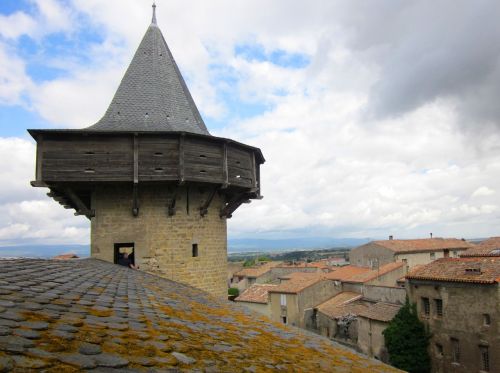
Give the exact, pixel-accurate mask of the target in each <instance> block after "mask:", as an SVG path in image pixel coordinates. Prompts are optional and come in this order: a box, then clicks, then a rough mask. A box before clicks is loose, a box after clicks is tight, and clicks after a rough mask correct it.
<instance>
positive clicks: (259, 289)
mask: <svg viewBox="0 0 500 373" xmlns="http://www.w3.org/2000/svg"><path fill="white" fill-rule="evenodd" d="M276 286H277V285H273V284H253V285H252V286H250V287H249V288H248V289H246V290H245V291H244V292H243V293H241V294H240V295H239V296H238V297H237V298H236V299H235V301H236V302H250V303H264V304H265V303H267V300H268V292H269V290H270V289H273V288H275V287H276Z"/></svg>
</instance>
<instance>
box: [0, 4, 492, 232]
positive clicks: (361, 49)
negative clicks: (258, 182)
mask: <svg viewBox="0 0 500 373" xmlns="http://www.w3.org/2000/svg"><path fill="white" fill-rule="evenodd" d="M35 3H36V4H38V7H37V9H38V11H37V13H36V14H32V15H30V16H28V15H26V14H21V13H16V14H14V15H11V16H4V17H3V18H2V17H0V34H1V35H2V36H3V38H4V39H5V40H10V39H15V38H18V37H19V36H20V35H21V34H26V35H30V36H31V37H33V38H35V39H37V40H42V42H41V43H42V44H43V35H46V34H47V33H50V32H55V31H58V30H59V31H62V32H64V34H65V35H72V34H73V33H74V32H75V30H77V29H78V28H79V27H85V26H91V27H93V28H94V29H95V30H98V31H99V33H100V37H102V40H101V41H99V42H95V43H94V44H92V45H91V46H87V49H86V50H85V52H86V53H87V56H86V57H87V59H86V60H85V61H84V62H82V61H79V60H78V59H75V60H73V59H72V58H71V56H69V55H68V56H67V58H62V59H58V60H55V61H49V62H50V64H52V65H53V66H57V67H58V68H60V69H63V70H65V71H66V72H67V74H65V75H64V76H63V77H61V78H57V79H54V80H50V81H46V82H43V83H39V84H36V85H35V84H34V83H33V82H32V81H31V79H30V77H29V76H27V74H26V72H25V71H26V65H25V64H26V61H23V60H22V59H21V58H20V57H18V56H19V54H18V53H15V51H14V52H13V53H11V51H10V50H9V49H8V48H7V45H10V44H4V45H3V46H2V44H0V58H2V56H3V57H4V58H6V62H5V63H2V64H0V102H4V103H11V104H12V103H19V102H20V101H21V97H23V95H28V96H29V101H30V104H31V105H32V109H33V110H35V111H36V112H37V113H39V114H40V115H41V116H42V117H43V118H45V119H46V120H48V121H49V122H51V123H52V124H53V125H54V126H58V127H72V128H77V127H85V126H88V125H91V124H93V123H94V122H95V121H96V120H97V119H99V117H100V116H101V115H102V114H103V113H104V111H105V109H106V107H107V105H108V104H109V102H110V100H111V97H112V94H113V93H114V90H115V89H116V87H117V85H118V83H119V80H120V78H121V76H122V75H123V73H124V71H125V68H126V65H127V64H128V62H129V61H130V59H131V57H132V54H133V53H134V50H135V48H136V47H137V45H138V43H139V41H140V39H141V37H142V35H143V34H144V32H145V30H146V27H147V25H148V23H149V20H150V15H151V9H150V7H149V6H145V5H144V4H141V3H140V2H137V1H134V0H120V1H118V0H109V1H101V0H85V1H84V0H72V1H71V2H69V5H68V6H67V7H63V6H62V5H61V4H62V3H59V2H55V1H50V2H44V1H42V0H37V1H36V2H35ZM353 4H354V5H353ZM384 4H385V5H384V6H380V7H378V6H375V8H376V9H374V8H373V7H372V6H370V7H368V8H367V9H368V10H367V9H362V10H363V11H362V12H358V11H357V10H359V8H360V7H363V6H362V5H360V3H358V2H349V3H345V2H328V3H325V2H324V1H319V0H318V1H313V2H312V3H311V2H308V3H306V2H301V1H284V0H283V1H281V0H278V1H273V2H268V1H264V0H258V1H254V2H234V1H231V2H230V1H222V0H217V1H210V2H206V1H194V0H189V1H169V2H165V3H162V2H160V3H159V4H158V8H157V9H158V21H159V24H160V27H161V28H162V30H163V32H164V35H165V37H166V40H167V42H168V43H169V46H170V48H171V50H172V52H173V54H174V56H175V58H176V60H177V62H178V64H179V66H180V68H181V70H182V72H183V73H184V74H185V76H186V77H187V80H188V84H189V87H190V89H191V92H192V93H193V95H194V98H195V101H196V102H197V104H198V106H199V108H200V109H201V111H202V112H203V113H204V115H205V117H206V116H210V117H211V118H216V119H219V120H223V119H227V120H228V124H227V127H226V128H223V129H217V130H216V131H214V130H212V132H214V133H215V134H217V135H222V136H227V137H232V138H235V139H237V140H241V141H244V142H248V143H250V144H252V145H255V146H258V147H261V148H262V150H263V153H264V156H265V157H266V159H267V162H266V163H265V164H264V165H263V167H262V178H263V182H262V187H263V194H264V196H265V198H264V200H262V201H254V202H253V203H252V204H250V205H244V206H242V207H241V208H240V209H239V210H238V211H237V212H236V213H235V214H234V218H233V219H232V220H231V221H230V224H229V228H230V233H231V234H232V235H233V236H249V235H255V234H256V233H258V234H262V235H265V234H270V235H272V234H274V235H280V234H281V235H287V234H288V233H287V232H292V231H293V232H297V231H299V232H302V234H308V233H310V234H316V232H321V233H322V234H328V235H335V236H358V237H362V236H372V237H383V236H386V235H387V234H389V233H388V232H390V233H391V234H394V235H396V236H399V237H402V236H406V237H414V236H418V235H424V234H425V236H427V234H428V233H429V232H433V233H434V234H435V235H436V236H446V235H449V236H468V237H476V236H487V235H495V234H496V235H497V234H498V232H497V229H498V228H497V227H498V226H499V223H500V214H499V212H498V211H499V210H498V209H499V206H500V201H499V199H498V194H497V193H496V189H495V188H494V187H493V186H494V185H498V184H499V182H500V147H499V146H498V144H499V143H500V136H499V133H498V131H496V132H495V131H494V132H489V133H488V136H482V134H483V132H482V131H479V130H477V131H476V128H479V127H481V128H482V126H483V124H484V123H483V122H484V118H485V117H491V115H490V114H491V113H489V114H488V113H486V114H485V113H482V115H478V116H477V120H474V119H471V117H470V113H472V112H473V110H472V109H470V108H471V107H472V106H474V108H475V109H477V110H479V109H481V108H483V106H484V105H473V104H474V102H473V100H471V98H470V97H469V96H467V95H466V94H465V93H464V92H463V90H462V88H463V87H464V86H470V87H478V89H479V90H480V92H481V95H480V96H481V97H484V96H485V95H486V94H488V92H490V93H489V94H490V96H491V97H493V98H494V97H496V96H495V95H494V92H495V89H489V88H488V87H489V85H487V84H486V85H485V84H484V80H483V78H481V79H479V80H478V81H477V82H475V83H474V81H473V80H474V76H473V75H470V74H469V75H467V76H465V77H464V80H462V83H461V85H460V87H459V88H460V92H459V91H456V94H454V92H453V90H452V89H451V88H450V87H451V86H452V85H453V84H451V83H450V85H442V86H439V87H438V86H436V85H435V84H434V83H435V82H434V81H432V82H426V81H425V79H424V77H425V72H427V71H428V68H427V67H428V66H433V63H434V62H435V61H434V60H433V61H434V62H433V61H430V62H432V63H430V62H429V61H427V62H429V64H428V65H425V66H424V65H421V64H420V65H418V66H415V64H412V63H408V56H409V55H410V56H413V57H414V58H415V60H416V61H417V60H418V61H420V59H421V58H424V59H425V57H426V56H433V54H432V53H433V52H435V51H436V45H437V47H439V46H440V45H442V43H446V42H447V41H450V42H453V41H454V40H456V39H457V37H459V36H460V35H462V31H460V30H459V31H460V32H457V33H454V31H453V30H451V29H448V28H446V25H445V24H442V25H440V24H438V23H437V22H438V21H439V17H438V16H439V14H443V13H442V12H440V13H439V14H438V15H436V18H433V19H429V22H430V23H431V25H430V26H429V27H427V26H425V25H426V23H422V22H419V20H421V19H422V17H424V16H425V14H426V12H427V11H426V6H425V4H427V3H425V2H419V4H418V5H414V6H413V5H412V6H408V5H407V6H402V5H401V6H397V7H392V6H387V3H384ZM440 4H441V5H440V6H439V9H440V10H442V9H446V6H445V7H443V6H442V4H445V5H446V2H440ZM448 6H453V5H448ZM186 9H189V11H186ZM263 9H265V12H263V11H262V10H263ZM484 9H485V8H481V11H479V13H478V14H482V13H483V12H484ZM370 12H375V13H374V19H376V23H375V24H374V23H373V22H372V21H370V22H365V21H366V20H367V16H370V14H369V13H370ZM401 12H403V13H404V12H406V13H404V17H405V18H404V19H405V20H407V21H408V22H409V23H408V24H410V25H412V27H411V29H412V30H409V29H408V27H406V24H405V23H404V22H402V21H401V18H398V17H396V16H394V17H393V19H388V22H381V21H380V19H381V18H387V17H389V18H390V15H391V14H392V15H397V14H400V13H401ZM412 12H413V13H412ZM492 14H493V12H492ZM82 15H84V17H82ZM368 18H370V17H368ZM452 18H453V20H455V21H456V20H464V21H465V20H467V21H470V20H471V19H473V18H471V17H469V16H468V13H467V12H465V13H464V12H458V13H457V14H455V15H454V16H453V17H452ZM490 20H491V17H488V23H487V24H488V25H490ZM16 22H17V23H18V24H17V25H14V24H15V23H16ZM75 22H83V24H84V25H85V26H82V24H78V23H75ZM13 25H14V26H16V27H14V26H13ZM17 26H19V27H17ZM21 26H22V27H21ZM423 27H426V28H427V29H426V30H425V32H424V33H422V34H425V36H426V37H431V38H432V37H436V35H441V33H440V32H441V31H443V28H445V29H446V32H447V34H446V38H444V39H442V40H441V39H439V40H431V41H429V44H426V43H425V38H424V37H422V35H421V34H420V31H422V28H423ZM492 27H493V26H492ZM23 29H24V30H23ZM493 29H494V27H493ZM493 35H494V34H493ZM41 38H42V39H41ZM467 40H468V41H467V45H469V46H470V45H471V40H470V39H467ZM413 42H414V43H416V44H415V48H416V49H414V48H413V46H414V45H413V44H412V43H413ZM5 43H8V42H7V41H5ZM244 44H249V45H253V44H257V45H259V46H262V48H263V49H264V50H265V51H266V52H271V51H274V50H276V49H281V50H284V51H286V52H288V53H304V54H305V55H307V56H308V58H309V59H310V61H311V63H310V65H309V66H307V67H306V68H303V69H287V68H285V67H280V66H277V65H275V64H273V63H271V62H269V61H258V60H251V59H250V60H249V59H245V58H243V57H242V56H237V55H235V52H234V51H235V47H236V46H237V45H244ZM437 50H439V48H437ZM474 50H475V51H476V52H478V53H475V54H474V55H475V56H484V53H479V51H478V50H476V49H474ZM390 51H393V52H394V53H396V56H397V59H394V60H391V59H389V58H387V53H389V52H390ZM415 51H422V53H421V55H420V56H414V53H415ZM426 52H429V54H426ZM431 52H432V53H431ZM452 52H453V53H451V54H450V55H447V56H445V57H446V58H444V59H441V60H442V61H447V63H448V64H450V66H452V67H453V68H454V70H453V71H452V72H457V71H458V70H457V69H456V66H455V65H453V58H448V57H450V56H453V55H454V53H455V52H457V50H456V48H453V49H452ZM2 53H3V55H2ZM455 54H456V53H455ZM459 57H460V59H459V61H460V65H459V66H463V65H464V64H465V63H466V62H467V61H469V60H468V59H467V58H466V57H467V51H464V53H463V54H462V53H460V54H459ZM2 61H4V59H3V58H2ZM495 61H496V60H495ZM495 61H493V60H492V62H491V66H490V65H488V63H487V62H488V61H486V62H485V65H484V66H486V65H487V66H486V67H488V66H489V70H488V69H486V68H485V69H486V70H488V71H490V70H491V71H493V72H494V71H496V70H495V68H494V66H495V63H497V62H495ZM424 62H425V61H424ZM214 66H217V68H218V69H220V70H217V68H214ZM446 66H448V65H446V64H445V65H443V66H441V67H440V68H446ZM481 66H483V65H481ZM493 72H492V73H491V74H490V75H489V76H490V77H491V79H492V82H493V83H495V82H497V79H496V77H497V75H495V74H494V73H493ZM413 73H415V74H414V75H412V74H413ZM417 73H418V74H417ZM422 75H424V76H422ZM447 76H448V75H447ZM1 79H4V80H3V81H2V80H1ZM467 79H472V81H470V80H467ZM398 82H400V83H401V85H398ZM410 83H411V84H410ZM412 84H415V85H416V86H418V87H419V90H418V92H417V91H415V92H412V90H411V87H412ZM391 87H392V88H394V90H393V89H392V88H391ZM450 89H451V90H450ZM427 91H429V92H430V93H428V94H425V92H427ZM228 92H229V93H230V94H231V95H233V94H234V95H235V96H237V97H235V99H236V100H239V101H242V102H245V103H256V104H260V105H263V106H265V107H267V108H268V109H267V111H266V112H263V113H260V114H259V115H258V116H256V117H254V118H251V119H246V120H242V119H240V118H239V117H240V115H239V114H238V113H237V112H235V111H233V109H234V108H232V107H231V104H230V103H228V102H224V101H222V100H220V96H221V95H222V94H223V93H226V94H227V93H228ZM422 92H423V93H422ZM450 92H451V93H450ZM377 93H379V94H380V97H377V96H376V94H377ZM410 93H411V94H410ZM374 95H375V97H374ZM465 96H467V97H465ZM391 97H393V98H394V100H393V101H391V100H389V98H391ZM464 97H465V98H464ZM461 100H466V101H467V103H468V108H469V109H468V116H467V120H468V122H467V123H468V125H467V126H466V127H467V128H468V131H466V132H464V131H463V128H464V116H463V113H464V111H463V110H462V109H463V108H461V103H462V101H461ZM391 102H392V103H395V104H397V105H396V106H397V107H396V109H394V110H392V111H391V110H389V109H390V108H389V109H387V108H388V107H389V106H390V104H391ZM382 104H384V105H385V106H384V107H385V110H382V111H384V113H385V114H386V115H379V116H378V117H377V118H375V119H374V118H371V117H370V116H369V115H368V114H369V113H371V112H373V109H374V105H375V106H376V105H382ZM378 107H379V108H380V107H382V106H378ZM402 107H403V108H404V110H402V109H401V108H402ZM395 112H396V113H395ZM494 112H495V110H492V113H494ZM483 114H484V115H483ZM230 121H231V122H230ZM470 131H472V132H474V136H470V133H471V132H470ZM0 156H2V157H11V159H13V160H14V161H13V162H11V164H9V165H6V166H5V167H4V169H2V170H1V171H0V177H1V180H10V181H11V182H10V183H2V185H1V186H0V192H1V194H0V195H1V196H3V197H2V199H1V200H0V205H1V206H2V207H3V208H4V209H5V211H7V214H6V216H4V217H3V218H1V219H0V229H2V230H1V231H0V233H2V234H3V232H11V233H10V234H12V236H13V239H14V238H16V237H18V238H20V239H33V240H46V241H50V240H55V241H57V240H61V242H67V240H70V241H72V242H78V240H81V241H85V242H86V241H87V240H88V222H87V221H86V220H84V218H75V217H72V216H70V215H71V214H70V212H68V211H66V210H64V209H62V208H61V207H60V206H58V205H57V204H56V203H54V202H53V201H51V200H49V199H48V198H47V197H44V196H43V192H42V191H40V190H37V191H35V190H34V189H32V188H30V187H29V186H28V184H27V182H28V181H29V180H30V178H32V174H33V172H34V146H33V144H32V143H30V142H27V141H24V140H21V139H0ZM16 163H17V164H19V165H20V167H16V166H15V164H16ZM38 212H41V213H42V214H43V216H44V217H46V218H44V219H38V218H37V216H39V215H40V214H39V213H38ZM25 226H29V229H28V230H25ZM5 234H7V233H5Z"/></svg>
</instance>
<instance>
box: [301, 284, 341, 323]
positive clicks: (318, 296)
mask: <svg viewBox="0 0 500 373" xmlns="http://www.w3.org/2000/svg"><path fill="white" fill-rule="evenodd" d="M340 292H341V288H339V287H336V286H335V284H334V282H333V281H330V280H324V281H319V282H317V283H315V284H314V285H311V286H309V287H307V288H305V289H304V290H302V291H301V292H300V293H299V294H297V296H298V303H297V304H298V313H299V315H300V319H299V322H298V323H297V324H292V325H295V326H298V327H300V328H305V320H304V311H305V310H306V309H307V308H312V307H315V306H317V305H318V304H321V303H323V302H325V301H327V300H328V299H330V298H332V297H333V296H335V295H337V294H338V293H340Z"/></svg>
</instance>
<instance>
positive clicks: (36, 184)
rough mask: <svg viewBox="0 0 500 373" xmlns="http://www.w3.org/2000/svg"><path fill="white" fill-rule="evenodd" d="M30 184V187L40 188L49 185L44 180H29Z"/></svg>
mask: <svg viewBox="0 0 500 373" xmlns="http://www.w3.org/2000/svg"><path fill="white" fill-rule="evenodd" d="M30 184H31V186H32V187H41V188H48V187H49V186H48V185H47V184H46V183H45V182H44V181H41V180H33V181H30Z"/></svg>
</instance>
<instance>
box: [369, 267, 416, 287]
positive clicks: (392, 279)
mask: <svg viewBox="0 0 500 373" xmlns="http://www.w3.org/2000/svg"><path fill="white" fill-rule="evenodd" d="M404 275H406V267H405V266H401V267H399V268H396V269H394V270H393V271H390V272H387V273H385V274H383V275H380V276H378V277H377V278H375V279H373V280H371V281H368V282H366V283H365V285H379V286H396V285H397V281H398V280H399V279H400V278H401V277H403V276H404Z"/></svg>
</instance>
